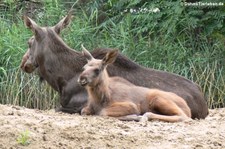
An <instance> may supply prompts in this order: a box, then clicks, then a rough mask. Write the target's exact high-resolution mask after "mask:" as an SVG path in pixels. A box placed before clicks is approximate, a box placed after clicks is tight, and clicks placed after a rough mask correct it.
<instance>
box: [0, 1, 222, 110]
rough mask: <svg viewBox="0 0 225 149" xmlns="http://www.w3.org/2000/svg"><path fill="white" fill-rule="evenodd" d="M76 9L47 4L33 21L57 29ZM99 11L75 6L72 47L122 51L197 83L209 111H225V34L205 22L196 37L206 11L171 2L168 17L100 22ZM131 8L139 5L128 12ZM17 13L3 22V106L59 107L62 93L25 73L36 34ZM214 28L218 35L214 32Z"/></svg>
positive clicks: (68, 38) (69, 35)
mask: <svg viewBox="0 0 225 149" xmlns="http://www.w3.org/2000/svg"><path fill="white" fill-rule="evenodd" d="M111 2H112V3H114V1H111ZM115 2H117V3H119V1H115ZM137 3H138V1H137ZM161 3H162V4H161ZM161 3H160V5H166V4H164V3H163V2H161ZM73 4H74V2H73V3H69V5H66V4H65V3H62V2H61V1H59V0H58V1H57V0H55V1H54V2H52V3H51V2H49V1H46V2H44V3H43V5H44V7H42V9H41V11H39V12H38V11H37V12H36V14H35V15H34V16H33V17H34V18H35V21H36V22H37V23H38V24H39V25H43V26H46V25H54V24H55V23H57V22H58V21H59V20H60V19H61V18H62V16H65V15H66V12H67V10H69V9H70V7H71V6H72V5H73ZM10 5H12V4H11V3H10ZM124 5H125V4H124ZM146 5H147V4H145V5H144V6H146ZM155 5H156V6H157V3H156V4H155ZM89 6H91V7H89ZM98 6H99V5H97V2H95V3H94V4H90V5H88V4H76V5H75V12H74V14H75V15H74V18H73V21H72V23H71V24H70V27H68V28H67V29H65V30H64V31H63V32H62V38H63V39H64V41H65V42H66V43H67V44H68V45H69V46H70V47H72V48H74V49H76V50H80V49H81V48H80V45H81V43H83V44H84V45H85V47H87V48H88V49H90V50H92V49H94V48H97V47H108V48H118V49H120V51H121V52H122V53H123V54H124V55H126V56H128V57H129V58H131V59H132V60H133V61H135V62H137V63H139V64H141V65H143V66H146V67H151V68H155V69H160V70H164V71H169V72H173V73H176V74H180V75H182V76H184V77H186V78H189V79H190V80H192V81H194V82H196V83H197V84H199V85H200V87H201V88H202V91H203V93H204V94H205V96H206V100H207V103H208V105H209V108H218V107H224V106H225V70H224V69H225V68H224V64H225V48H224V39H225V37H224V35H223V34H221V33H222V32H223V30H219V31H220V32H218V31H217V30H216V29H218V26H217V25H218V24H216V25H215V27H214V26H209V27H208V26H207V25H208V24H207V23H209V22H206V23H205V22H203V23H205V26H206V28H205V30H202V32H201V33H199V34H198V35H196V33H195V30H196V28H197V27H196V26H197V25H198V24H199V23H202V22H201V20H198V18H197V17H196V18H194V16H193V15H192V14H193V13H201V12H200V10H198V11H196V10H193V11H192V10H190V9H187V10H186V11H187V13H186V14H185V15H183V14H181V12H182V11H184V10H183V8H180V6H179V3H174V4H172V3H171V5H169V3H168V7H171V9H168V10H165V11H164V12H163V11H162V13H164V15H160V14H152V13H148V14H144V15H143V14H141V15H133V14H130V13H128V14H121V13H118V11H115V12H114V13H112V12H109V11H105V14H106V16H107V17H106V18H107V19H106V20H105V21H102V22H101V23H99V20H98V17H99V15H101V14H102V11H103V10H102V8H98ZM119 6H120V5H112V6H111V4H109V3H107V4H106V6H105V7H106V8H107V9H109V10H110V9H111V10H120V9H122V8H120V7H119ZM131 6H133V4H132V5H130V6H127V7H128V8H129V7H131ZM151 6H153V5H151ZM13 8H15V7H13V6H11V7H10V10H4V11H5V13H0V16H3V17H1V18H0V26H1V27H0V35H1V38H0V55H1V58H0V103H2V104H14V105H20V106H25V107H29V108H39V109H50V108H54V107H56V106H57V105H58V104H59V103H58V94H57V93H56V92H55V91H53V90H52V89H51V87H49V85H48V84H47V83H40V82H39V78H38V76H37V75H35V73H34V74H25V73H24V72H22V71H21V70H20V68H19V64H20V61H21V58H22V56H23V54H24V53H25V52H26V49H27V40H28V39H29V37H30V36H32V33H31V32H30V30H28V29H26V27H25V26H24V25H23V21H22V20H21V16H22V14H23V9H22V8H21V10H20V11H18V13H17V14H15V11H13ZM65 8H66V9H65ZM106 8H105V9H106ZM11 9H12V10H11ZM107 9H106V10H107ZM1 11H3V10H1V9H0V12H1ZM215 12H216V13H219V12H217V11H215ZM110 13H111V14H110ZM112 14H113V15H112ZM168 14H169V15H168ZM195 15H196V14H195ZM12 16H13V18H12ZM163 16H167V17H164V18H163ZM221 16H223V14H221ZM210 17H211V20H213V19H214V18H213V17H212V16H210ZM190 19H192V21H190ZM155 20H156V21H155ZM162 20H163V21H162ZM196 21H197V22H198V23H196ZM217 21H219V22H220V20H217ZM217 23H218V22H217ZM208 28H210V31H211V34H209V32H208V31H209V29H208ZM214 28H215V33H214V32H212V29H214Z"/></svg>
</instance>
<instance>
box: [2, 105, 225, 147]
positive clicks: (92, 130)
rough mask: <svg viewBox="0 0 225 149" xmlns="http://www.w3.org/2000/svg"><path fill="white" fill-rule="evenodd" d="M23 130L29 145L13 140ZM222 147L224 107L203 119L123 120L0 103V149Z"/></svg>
mask: <svg viewBox="0 0 225 149" xmlns="http://www.w3.org/2000/svg"><path fill="white" fill-rule="evenodd" d="M24 132H28V137H29V138H28V139H27V140H26V142H28V143H29V144H28V145H26V146H23V145H21V144H19V142H18V141H17V140H18V138H19V136H21V134H23V133H24ZM76 148H85V149H92V148H94V149H95V148H96V149H99V148H118V149H123V148H126V149H127V148H128V149H147V148H149V149H174V148H177V149H189V148H190V149H201V148H204V149H208V148H210V149H211V148H213V149H214V148H215V149H223V148H225V108H222V109H214V110H210V114H209V116H208V117H207V118H206V119H205V120H192V121H186V122H180V123H166V122H159V121H149V122H145V123H144V122H124V121H119V120H117V119H114V118H107V117H99V116H80V115H78V114H73V115H71V114H65V113H55V112H54V110H49V111H41V110H34V109H27V108H23V107H18V106H9V105H8V106H7V105H0V149H76Z"/></svg>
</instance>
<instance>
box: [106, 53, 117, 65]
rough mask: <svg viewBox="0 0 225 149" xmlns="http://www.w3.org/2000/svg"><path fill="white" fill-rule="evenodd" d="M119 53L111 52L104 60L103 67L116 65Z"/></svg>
mask: <svg viewBox="0 0 225 149" xmlns="http://www.w3.org/2000/svg"><path fill="white" fill-rule="evenodd" d="M118 53H119V50H112V51H109V52H108V53H107V54H106V56H105V57H104V58H103V60H102V62H103V65H108V64H111V63H114V62H115V60H116V58H117V55H118Z"/></svg>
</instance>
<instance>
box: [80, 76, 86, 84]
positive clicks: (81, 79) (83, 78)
mask: <svg viewBox="0 0 225 149" xmlns="http://www.w3.org/2000/svg"><path fill="white" fill-rule="evenodd" d="M78 82H79V83H80V84H81V85H86V84H87V78H86V77H82V76H81V77H80V78H79V79H78Z"/></svg>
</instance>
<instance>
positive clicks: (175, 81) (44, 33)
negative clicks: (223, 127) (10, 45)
mask: <svg viewBox="0 0 225 149" xmlns="http://www.w3.org/2000/svg"><path fill="white" fill-rule="evenodd" d="M70 21H71V14H68V15H67V16H66V17H64V18H63V19H62V20H61V21H59V23H57V24H56V25H55V26H53V27H40V26H38V25H37V24H36V23H35V22H34V21H33V20H32V19H30V18H29V17H27V16H24V23H25V25H26V26H27V27H28V28H29V29H31V30H32V32H33V34H34V35H33V36H32V37H31V38H30V39H29V42H28V45H29V48H28V50H27V53H26V54H25V56H24V58H23V62H22V65H21V68H22V69H23V70H24V71H25V72H27V73H31V72H33V71H34V70H35V69H37V71H38V72H39V76H40V77H41V78H43V79H44V80H46V81H47V82H48V83H49V84H50V86H51V87H53V88H54V89H55V90H56V91H58V92H59V93H60V98H61V99H60V102H61V105H62V107H61V108H60V110H61V111H63V112H68V113H75V112H80V111H81V109H82V108H83V106H84V105H85V104H86V103H87V92H86V90H85V89H84V88H83V87H81V86H80V85H79V84H78V83H74V82H76V80H77V78H78V76H79V74H80V73H81V72H82V67H83V66H84V65H85V64H86V59H85V58H84V57H83V55H82V53H81V52H78V51H75V50H73V49H71V48H70V47H69V46H67V45H66V43H65V42H64V41H63V40H62V39H61V37H60V36H59V34H60V32H61V31H62V30H63V29H64V28H65V27H67V26H68V24H69V23H70ZM108 50H109V49H108ZM108 50H106V49H97V50H94V51H92V52H91V54H92V55H93V56H94V57H95V58H98V59H101V58H103V57H104V56H105V54H106V53H107V51H108ZM26 55H27V56H26ZM108 68H109V69H108V73H109V75H110V76H120V77H123V78H125V79H127V80H129V81H130V82H132V83H133V84H135V85H138V86H144V87H148V88H157V89H160V90H164V91H168V92H173V93H175V94H177V95H178V96H180V97H182V98H183V99H184V100H185V101H186V102H187V104H188V106H189V107H190V109H191V115H192V118H205V117H206V116H207V115H208V108H207V104H206V101H205V99H204V96H203V94H202V92H201V90H200V88H199V86H198V85H196V84H195V83H193V82H192V81H190V80H188V79H186V78H184V77H181V76H178V75H176V74H172V73H168V72H164V71H158V70H154V69H148V68H145V67H142V66H140V65H138V64H136V63H134V62H132V61H131V60H129V59H128V58H126V57H125V56H123V55H121V54H119V55H118V57H117V59H116V61H115V63H113V64H112V65H109V67H108Z"/></svg>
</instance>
